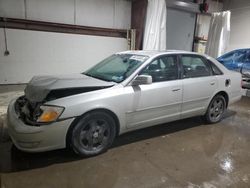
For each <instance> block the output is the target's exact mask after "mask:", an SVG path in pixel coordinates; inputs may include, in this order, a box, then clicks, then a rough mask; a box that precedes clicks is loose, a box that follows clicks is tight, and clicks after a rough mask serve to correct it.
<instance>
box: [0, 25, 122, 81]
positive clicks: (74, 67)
mask: <svg viewBox="0 0 250 188" xmlns="http://www.w3.org/2000/svg"><path fill="white" fill-rule="evenodd" d="M7 37H8V48H9V51H10V55H9V56H4V50H5V46H4V42H3V41H4V35H3V29H0V84H14V83H27V82H28V81H29V80H30V79H31V77H32V76H34V75H41V74H64V73H80V72H83V71H84V70H86V69H87V68H89V67H90V66H92V65H94V64H95V63H97V62H99V61H100V60H102V59H103V58H105V57H107V56H109V55H111V54H112V53H115V52H118V51H123V50H126V48H127V42H126V39H122V38H114V37H99V36H87V35H74V34H62V33H51V32H38V31H26V30H15V29H8V30H7Z"/></svg>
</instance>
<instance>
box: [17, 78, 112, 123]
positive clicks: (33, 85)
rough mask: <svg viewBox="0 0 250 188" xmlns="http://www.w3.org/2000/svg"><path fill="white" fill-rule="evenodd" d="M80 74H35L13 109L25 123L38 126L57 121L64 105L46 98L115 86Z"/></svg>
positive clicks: (52, 98) (56, 97)
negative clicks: (55, 104) (51, 102)
mask: <svg viewBox="0 0 250 188" xmlns="http://www.w3.org/2000/svg"><path fill="white" fill-rule="evenodd" d="M114 84H115V83H114V82H106V81H102V80H99V79H95V78H92V77H89V76H86V75H82V74H73V75H64V76H57V77H55V76H36V77H34V78H33V79H32V80H31V81H30V82H29V83H28V85H27V87H26V88H25V90H24V93H25V95H24V96H21V97H19V98H18V99H17V100H16V102H15V111H16V113H17V114H18V116H19V118H20V119H22V121H23V122H24V123H26V124H28V125H33V126H39V125H42V124H48V123H51V122H54V121H57V120H58V118H59V117H60V115H61V114H62V112H63V111H64V107H62V106H49V105H45V104H46V102H48V101H53V100H56V99H59V98H64V97H68V96H72V95H77V94H82V93H86V92H93V91H96V90H101V89H106V88H109V87H112V86H114Z"/></svg>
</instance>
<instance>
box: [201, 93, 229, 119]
mask: <svg viewBox="0 0 250 188" xmlns="http://www.w3.org/2000/svg"><path fill="white" fill-rule="evenodd" d="M225 110H226V101H225V98H224V97H223V96H222V95H216V96H215V97H214V98H213V99H212V101H211V102H210V104H209V106H208V109H207V112H206V114H205V120H206V122H207V123H217V122H219V121H221V119H222V117H223V114H224V113H225Z"/></svg>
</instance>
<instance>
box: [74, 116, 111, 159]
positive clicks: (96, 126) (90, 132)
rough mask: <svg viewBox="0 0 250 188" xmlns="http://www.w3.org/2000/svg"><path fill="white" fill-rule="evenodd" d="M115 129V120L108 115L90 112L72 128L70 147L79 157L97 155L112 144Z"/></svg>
mask: <svg viewBox="0 0 250 188" xmlns="http://www.w3.org/2000/svg"><path fill="white" fill-rule="evenodd" d="M115 128H116V126H115V120H114V119H113V117H111V116H110V115H109V114H108V113H106V112H102V111H94V112H90V113H88V114H86V115H84V116H83V117H82V118H81V119H80V120H79V121H78V122H77V123H76V125H75V126H74V127H73V130H72V134H71V146H72V148H73V150H74V151H75V152H76V153H77V154H79V155H81V156H93V155H98V154H100V153H102V152H104V151H106V150H107V149H108V148H109V147H110V146H111V144H112V143H113V140H114V138H115V133H116V129H115Z"/></svg>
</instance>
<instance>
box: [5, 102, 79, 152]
mask: <svg viewBox="0 0 250 188" xmlns="http://www.w3.org/2000/svg"><path fill="white" fill-rule="evenodd" d="M73 120H74V118H70V119H66V120H62V121H56V122H53V123H51V124H48V125H42V126H32V125H28V124H26V123H24V121H23V120H22V119H21V118H19V117H18V114H17V113H16V110H15V100H12V101H11V103H10V104H9V107H8V113H7V125H8V132H9V135H10V137H11V139H12V141H13V143H14V144H15V146H16V147H17V148H18V149H20V150H23V151H27V152H42V151H49V150H55V149H61V148H65V147H66V136H67V131H68V129H69V126H70V125H71V123H72V122H73Z"/></svg>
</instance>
